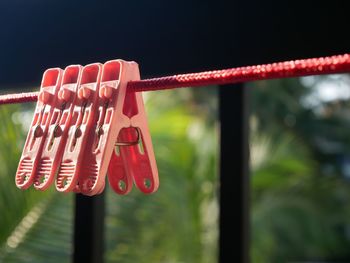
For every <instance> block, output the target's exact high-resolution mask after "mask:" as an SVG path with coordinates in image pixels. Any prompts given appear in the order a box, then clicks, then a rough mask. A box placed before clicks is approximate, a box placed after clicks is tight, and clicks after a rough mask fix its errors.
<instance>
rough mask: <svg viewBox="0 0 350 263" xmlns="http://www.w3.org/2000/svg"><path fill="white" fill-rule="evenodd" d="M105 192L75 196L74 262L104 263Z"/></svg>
mask: <svg viewBox="0 0 350 263" xmlns="http://www.w3.org/2000/svg"><path fill="white" fill-rule="evenodd" d="M104 216H105V195H104V193H102V194H100V195H97V196H93V197H89V196H84V195H81V194H77V195H76V196H75V220H74V252H73V262H74V263H81V262H84V263H102V262H103V252H104Z"/></svg>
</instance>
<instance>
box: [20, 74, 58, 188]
mask: <svg viewBox="0 0 350 263" xmlns="http://www.w3.org/2000/svg"><path fill="white" fill-rule="evenodd" d="M61 77H62V70H61V69H59V68H52V69H48V70H46V71H45V73H44V75H43V79H42V82H41V87H40V93H39V97H38V102H37V104H36V108H35V112H34V118H33V121H32V123H31V126H30V128H29V132H28V136H27V139H26V142H25V145H24V149H23V152H22V156H21V158H20V162H19V165H18V169H17V173H16V185H17V187H19V188H21V189H27V188H28V187H30V186H31V185H32V183H33V181H34V178H35V175H36V172H37V166H38V163H39V160H40V157H41V153H42V150H43V145H44V140H45V139H46V136H47V132H48V128H49V124H50V121H51V118H52V115H53V113H54V109H55V108H57V107H58V100H57V92H58V90H59V87H60V85H61Z"/></svg>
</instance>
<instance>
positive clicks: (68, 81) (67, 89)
mask: <svg viewBox="0 0 350 263" xmlns="http://www.w3.org/2000/svg"><path fill="white" fill-rule="evenodd" d="M81 69H82V66H80V65H71V66H68V67H66V69H65V70H64V73H63V77H62V84H61V87H60V89H59V91H58V100H57V106H58V107H57V108H55V109H54V112H53V115H52V118H51V121H50V124H49V128H48V133H47V136H46V138H45V142H44V147H43V151H42V153H41V156H40V160H39V164H38V168H37V172H36V174H35V178H34V187H35V188H36V189H38V190H45V189H47V188H48V187H49V186H50V185H51V184H52V182H53V181H54V179H55V175H56V172H57V169H58V165H59V164H60V163H61V159H62V155H63V150H64V147H65V144H66V140H67V135H68V130H69V127H70V122H71V117H72V112H73V108H74V101H75V97H76V92H77V87H78V81H79V80H80V73H81Z"/></svg>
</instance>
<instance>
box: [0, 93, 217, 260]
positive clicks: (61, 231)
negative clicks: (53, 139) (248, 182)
mask: <svg viewBox="0 0 350 263" xmlns="http://www.w3.org/2000/svg"><path fill="white" fill-rule="evenodd" d="M204 92H205V93H206V94H207V95H206V96H203V95H202V94H201V93H198V92H196V91H195V92H190V91H187V90H179V91H176V92H173V91H167V92H157V93H150V94H145V99H146V105H147V107H146V108H147V112H148V117H149V118H148V121H149V125H150V130H151V134H152V139H153V144H154V150H155V153H156V159H157V163H158V169H159V175H160V188H159V190H158V192H157V193H155V194H153V195H144V194H142V193H140V191H138V190H137V189H135V188H134V189H133V191H132V192H131V194H129V195H127V196H118V195H117V194H115V193H114V192H112V190H111V189H110V188H109V187H108V182H107V187H106V191H107V200H106V202H107V204H106V209H107V214H106V221H105V223H106V224H105V226H106V242H105V246H106V253H105V259H106V262H123V263H124V262H125V263H127V262H138V263H142V262H145V263H146V262H147V263H148V262H174V263H175V262H203V263H206V262H208V263H209V262H215V261H216V258H217V235H218V233H217V217H218V207H217V169H218V167H217V158H218V157H217V155H218V151H217V150H218V149H217V148H218V136H217V117H216V108H217V106H216V104H217V103H216V89H213V88H211V89H205V90H204ZM32 106H33V105H31V106H29V107H28V106H26V105H21V106H19V105H18V106H2V107H1V108H0V120H1V123H2V125H1V126H0V134H1V137H0V147H1V149H2V150H0V163H1V167H0V178H1V183H0V188H1V189H0V211H1V214H0V230H1V231H0V262H6V263H7V262H45V263H48V262H70V259H71V255H72V227H73V226H72V223H73V194H67V195H64V194H59V193H56V191H54V190H53V189H51V190H50V191H47V192H38V191H34V190H33V189H30V190H27V191H20V190H18V189H17V188H16V187H15V183H14V174H15V171H16V169H17V164H18V159H19V156H20V151H21V150H22V147H23V146H22V145H23V143H24V136H25V133H26V130H27V128H28V127H25V128H24V129H23V127H22V125H21V123H23V122H24V121H25V122H28V119H31V115H32V110H33V108H32ZM24 126H25V125H24Z"/></svg>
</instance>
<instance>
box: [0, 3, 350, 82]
mask: <svg viewBox="0 0 350 263" xmlns="http://www.w3.org/2000/svg"><path fill="white" fill-rule="evenodd" d="M348 26H349V8H348V4H346V1H327V3H324V4H322V3H321V2H320V1H259V0H250V1H249V0H248V1H243V0H242V1H238V0H236V1H222V0H220V1H208V0H195V1H183V0H179V1H164V0H153V1H82V0H80V1H44V0H35V1H20V0H14V1H3V2H1V3H0V35H1V41H0V85H1V86H4V85H7V86H9V85H11V86H12V85H18V84H28V83H31V84H35V83H39V82H40V79H41V74H42V72H43V71H44V70H45V69H46V68H48V67H55V66H60V67H65V66H67V65H69V64H73V63H79V64H83V65H84V64H87V63H92V62H97V61H100V62H104V61H106V60H109V59H113V58H123V59H129V60H135V61H137V62H139V63H140V65H141V72H142V74H143V76H157V75H162V74H172V73H179V72H186V71H198V70H205V69H214V68H221V67H232V66H237V65H248V64H252V63H264V62H271V61H274V60H279V59H295V58H302V57H313V56H323V55H332V54H340V53H345V52H348V51H349V47H350V41H349V37H348V36H349V30H348Z"/></svg>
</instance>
